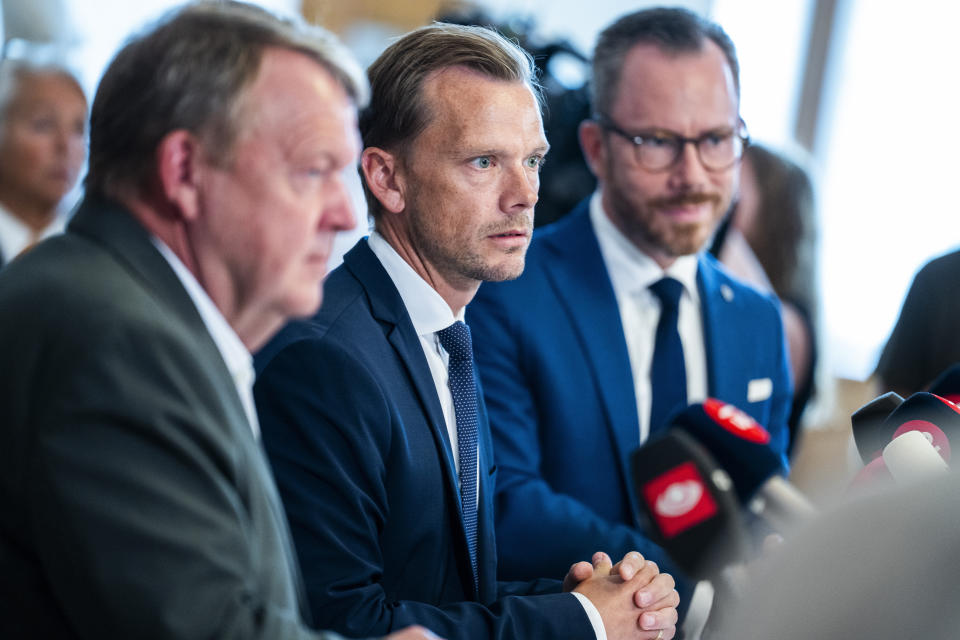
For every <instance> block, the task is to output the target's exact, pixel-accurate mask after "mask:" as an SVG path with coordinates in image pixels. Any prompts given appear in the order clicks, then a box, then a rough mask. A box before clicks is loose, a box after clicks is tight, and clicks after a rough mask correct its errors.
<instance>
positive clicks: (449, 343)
mask: <svg viewBox="0 0 960 640" xmlns="http://www.w3.org/2000/svg"><path fill="white" fill-rule="evenodd" d="M437 335H438V336H439V338H440V344H441V345H443V348H444V349H445V350H446V352H447V353H448V354H449V355H450V363H449V367H448V370H449V373H448V377H447V384H448V385H449V387H450V394H451V395H452V396H453V409H454V412H455V413H456V416H457V450H458V458H459V462H460V506H461V508H462V509H463V528H464V529H465V530H466V532H467V546H468V547H469V549H470V564H471V565H472V567H473V583H474V587H476V586H477V583H478V575H477V384H476V382H475V381H474V379H473V343H472V341H471V340H470V327H468V326H467V325H465V324H464V323H463V322H460V321H459V320H458V321H457V322H454V323H453V324H452V325H450V326H449V327H447V328H446V329H442V330H441V331H438V332H437Z"/></svg>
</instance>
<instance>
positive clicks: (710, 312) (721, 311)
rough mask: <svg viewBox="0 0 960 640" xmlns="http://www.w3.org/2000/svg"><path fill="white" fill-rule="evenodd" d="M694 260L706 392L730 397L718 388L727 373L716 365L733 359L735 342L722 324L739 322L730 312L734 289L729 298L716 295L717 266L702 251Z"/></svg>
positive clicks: (726, 391)
mask: <svg viewBox="0 0 960 640" xmlns="http://www.w3.org/2000/svg"><path fill="white" fill-rule="evenodd" d="M697 262H698V266H697V285H698V288H699V290H700V308H701V310H702V311H701V313H702V314H703V343H704V344H703V346H704V350H705V351H706V354H707V395H709V396H712V397H718V398H731V397H734V396H731V395H730V393H729V392H728V390H726V389H722V388H721V387H722V381H723V380H724V378H725V377H730V376H722V375H720V371H719V368H720V367H722V366H723V364H724V363H728V362H735V361H736V359H735V358H732V357H731V355H732V354H731V353H730V350H731V349H734V348H736V345H734V344H733V341H731V340H725V339H723V338H724V330H723V329H724V327H725V326H732V325H729V324H727V323H731V322H734V323H735V322H738V319H737V318H735V317H732V316H731V314H730V310H731V308H732V305H731V304H730V303H731V301H732V296H733V293H732V290H731V293H730V297H731V300H727V299H726V297H725V296H723V295H718V293H720V287H721V283H720V282H719V279H718V273H717V270H716V268H715V267H713V266H712V265H711V264H710V263H709V262H708V260H707V258H706V257H705V256H704V255H703V254H701V255H700V256H699V257H698V259H697ZM723 286H727V285H723ZM728 288H729V287H728Z"/></svg>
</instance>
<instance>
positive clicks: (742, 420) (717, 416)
mask: <svg viewBox="0 0 960 640" xmlns="http://www.w3.org/2000/svg"><path fill="white" fill-rule="evenodd" d="M703 410H704V411H705V412H706V413H707V415H708V416H710V418H711V419H712V420H713V421H714V422H716V423H717V424H719V425H720V426H721V427H723V428H724V429H726V430H727V431H729V432H730V433H732V434H733V435H735V436H737V437H739V438H743V439H744V440H747V441H749V442H753V443H756V444H767V443H768V442H770V434H769V433H768V432H767V430H766V429H764V428H763V427H761V426H760V425H759V424H757V421H756V420H754V419H753V418H752V417H750V415H749V414H747V413H745V412H743V411H741V410H740V409H738V408H737V407H735V406H733V405H732V404H727V403H725V402H720V401H719V400H717V399H715V398H707V399H706V400H704V401H703Z"/></svg>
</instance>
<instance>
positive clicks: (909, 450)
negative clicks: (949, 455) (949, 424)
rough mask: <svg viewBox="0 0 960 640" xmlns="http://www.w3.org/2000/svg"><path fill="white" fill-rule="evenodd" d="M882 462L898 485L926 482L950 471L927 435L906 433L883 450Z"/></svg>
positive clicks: (918, 432) (914, 432)
mask: <svg viewBox="0 0 960 640" xmlns="http://www.w3.org/2000/svg"><path fill="white" fill-rule="evenodd" d="M883 461H884V463H885V464H886V466H887V469H889V471H890V475H891V476H893V478H894V479H895V480H896V481H897V483H898V484H904V483H908V482H916V481H918V480H928V479H930V478H933V477H936V476H940V475H943V474H945V473H948V472H949V471H950V467H948V466H947V463H946V462H945V461H944V459H943V458H942V457H941V455H940V453H939V452H938V451H937V449H935V448H934V446H933V443H932V442H931V441H930V440H928V439H927V434H925V433H923V432H921V431H907V432H906V433H903V434H901V435H899V436H897V437H896V438H894V439H893V441H892V442H891V443H890V444H888V445H887V446H886V447H884V449H883Z"/></svg>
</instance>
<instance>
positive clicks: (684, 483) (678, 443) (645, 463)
mask: <svg viewBox="0 0 960 640" xmlns="http://www.w3.org/2000/svg"><path fill="white" fill-rule="evenodd" d="M631 473H632V475H633V486H634V495H635V497H636V502H637V506H638V507H639V511H640V514H641V516H642V518H643V519H644V520H645V521H646V522H645V525H646V526H645V530H646V531H647V532H648V533H649V535H650V538H651V539H652V540H653V541H654V542H656V543H657V544H659V545H660V546H661V547H662V548H663V549H664V550H665V551H666V552H667V553H668V554H669V555H670V557H671V558H672V559H673V560H674V562H676V563H677V566H679V567H680V569H681V570H683V571H684V572H685V573H686V574H687V575H689V576H692V577H694V578H698V579H703V578H714V577H716V576H718V575H719V574H720V572H721V571H722V570H723V569H724V567H725V566H727V565H729V564H731V563H734V562H739V561H741V560H743V559H745V558H746V557H747V554H748V553H749V537H748V535H747V531H746V528H745V526H744V523H743V520H742V516H741V513H740V505H739V504H738V502H737V499H736V495H735V493H734V490H733V483H732V482H731V480H730V476H729V475H728V474H727V473H726V472H725V471H724V470H723V469H721V468H720V467H718V466H717V464H716V462H715V461H714V460H713V459H712V457H711V456H710V454H709V453H707V451H706V450H705V449H704V448H703V447H702V446H701V445H699V444H698V443H697V442H696V441H694V439H693V438H691V437H690V436H689V435H688V434H687V433H685V432H682V431H666V432H663V433H662V434H660V435H657V436H654V437H652V438H650V439H649V440H648V441H647V442H645V443H644V445H643V446H641V447H640V448H639V449H637V450H636V451H634V452H633V454H632V455H631Z"/></svg>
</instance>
